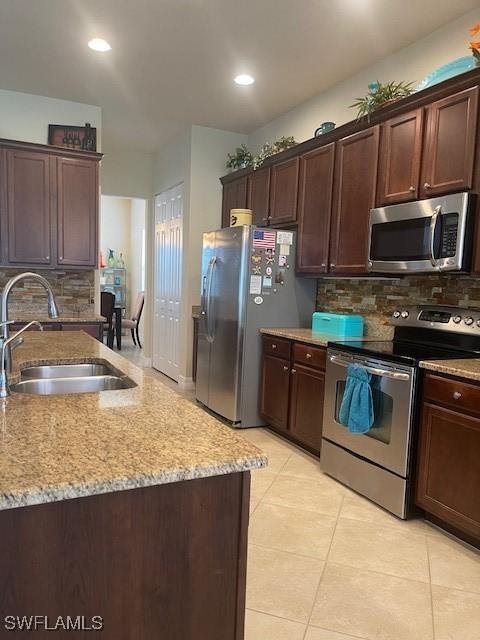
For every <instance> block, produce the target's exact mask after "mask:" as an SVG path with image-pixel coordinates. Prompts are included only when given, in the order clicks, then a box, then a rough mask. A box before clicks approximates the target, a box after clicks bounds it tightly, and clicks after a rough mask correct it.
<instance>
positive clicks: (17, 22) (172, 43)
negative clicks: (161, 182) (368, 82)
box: [0, 0, 478, 150]
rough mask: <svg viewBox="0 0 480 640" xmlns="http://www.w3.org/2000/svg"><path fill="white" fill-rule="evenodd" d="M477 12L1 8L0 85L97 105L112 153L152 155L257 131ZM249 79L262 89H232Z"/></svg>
mask: <svg viewBox="0 0 480 640" xmlns="http://www.w3.org/2000/svg"><path fill="white" fill-rule="evenodd" d="M477 6H478V0H455V2H452V0H420V1H419V0H0V60H1V62H0V88H2V89H11V90H16V91H23V92H26V93H34V94H40V95H45V96H51V97H55V98H63V99H66V100H74V101H77V102H85V103H88V104H95V105H99V106H101V107H102V109H103V146H104V148H105V147H108V148H109V149H112V148H136V149H145V150H152V149H154V148H155V147H156V146H158V144H159V143H160V142H161V141H162V140H165V139H167V138H168V137H170V136H171V135H172V134H173V133H174V132H175V131H176V130H178V128H179V127H181V126H182V125H185V124H201V125H205V126H211V127H217V128H220V129H227V130H232V131H238V132H245V133H248V132H250V131H252V130H254V129H256V128H257V127H259V126H261V125H262V124H264V123H266V122H268V121H270V120H271V119H273V118H274V117H276V116H277V115H279V114H281V113H283V112H285V111H287V110H289V109H290V108H292V107H293V106H295V105H297V104H299V103H301V102H303V101H304V100H307V99H308V98H310V97H312V96H313V95H316V94H318V93H320V92H321V91H322V90H324V89H326V88H327V87H330V86H332V85H333V84H335V83H337V82H339V81H341V80H342V79H345V78H347V77H348V76H350V75H352V74H354V73H355V72H356V71H358V70H360V69H361V68H363V67H366V66H368V65H370V64H373V63H374V62H376V61H377V60H379V59H380V58H383V57H384V56H386V55H388V54H390V53H392V52H394V51H396V50H398V49H400V48H402V47H404V46H406V45H408V44H410V43H411V42H413V41H415V40H417V39H419V38H421V37H422V36H424V35H426V34H427V33H430V32H431V31H434V30H435V29H436V28H438V27H440V26H442V25H443V24H445V23H447V22H449V21H450V20H453V19H454V18H456V17H458V16H460V15H462V14H463V13H466V12H467V11H469V10H470V9H473V8H475V7H477ZM94 36H101V37H104V38H105V39H107V40H108V41H109V42H110V44H111V45H112V47H113V49H112V51H110V52H108V53H103V54H102V53H96V52H93V51H91V50H90V49H88V48H87V46H86V43H87V41H88V40H89V39H90V38H92V37H94ZM467 36H468V34H466V37H467ZM242 72H247V73H251V74H253V75H254V76H255V77H256V79H257V82H256V84H254V85H253V86H250V87H238V86H236V85H234V84H233V82H232V78H233V76H235V75H236V74H237V73H242Z"/></svg>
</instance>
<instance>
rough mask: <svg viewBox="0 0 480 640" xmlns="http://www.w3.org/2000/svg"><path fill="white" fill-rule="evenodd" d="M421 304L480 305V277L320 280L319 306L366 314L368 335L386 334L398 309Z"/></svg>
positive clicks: (322, 309) (476, 307) (470, 306)
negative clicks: (386, 328)
mask: <svg viewBox="0 0 480 640" xmlns="http://www.w3.org/2000/svg"><path fill="white" fill-rule="evenodd" d="M420 304H433V305H449V306H454V307H467V308H470V309H480V278H472V277H470V276H459V275H443V274H442V275H428V276H405V277H404V278H399V279H386V278H385V279H379V278H371V279H370V278H361V279H355V278H352V279H343V278H336V279H333V278H330V279H329V278H323V279H321V280H318V290H317V310H318V311H332V312H339V313H358V314H361V315H363V316H365V322H366V331H365V333H366V335H375V334H376V333H378V332H380V331H381V332H382V335H384V334H385V327H386V325H388V324H389V320H390V316H391V314H392V313H393V311H395V309H398V308H399V307H405V306H412V305H420Z"/></svg>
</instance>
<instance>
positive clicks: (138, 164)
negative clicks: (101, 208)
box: [101, 149, 153, 200]
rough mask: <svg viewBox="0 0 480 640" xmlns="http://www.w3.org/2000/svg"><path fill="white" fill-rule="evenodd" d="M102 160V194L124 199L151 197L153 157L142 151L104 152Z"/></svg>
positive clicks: (148, 198) (147, 198)
mask: <svg viewBox="0 0 480 640" xmlns="http://www.w3.org/2000/svg"><path fill="white" fill-rule="evenodd" d="M104 153H105V155H104V156H103V160H102V172H101V188H102V193H103V194H105V195H110V196H123V197H125V198H145V199H146V200H150V199H151V197H152V171H153V155H152V154H150V153H144V152H143V151H135V150H129V151H113V150H112V151H109V150H108V149H107V150H105V152H104Z"/></svg>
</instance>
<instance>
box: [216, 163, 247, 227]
mask: <svg viewBox="0 0 480 640" xmlns="http://www.w3.org/2000/svg"><path fill="white" fill-rule="evenodd" d="M246 206H247V176H243V178H238V179H237V180H233V181H232V182H227V183H226V184H225V185H224V186H223V197H222V227H229V226H230V209H245V207H246Z"/></svg>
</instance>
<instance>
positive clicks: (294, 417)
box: [289, 364, 325, 451]
mask: <svg viewBox="0 0 480 640" xmlns="http://www.w3.org/2000/svg"><path fill="white" fill-rule="evenodd" d="M324 388H325V375H324V374H323V373H322V372H320V371H316V370H315V369H311V368H310V367H304V366H302V365H298V364H296V365H295V366H294V368H293V369H292V385H291V389H290V415H289V430H290V433H291V435H292V436H293V437H294V438H295V439H296V440H298V441H300V442H302V443H304V444H306V445H307V446H309V447H311V448H312V449H314V450H315V451H320V444H321V440H322V420H323V392H324Z"/></svg>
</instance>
